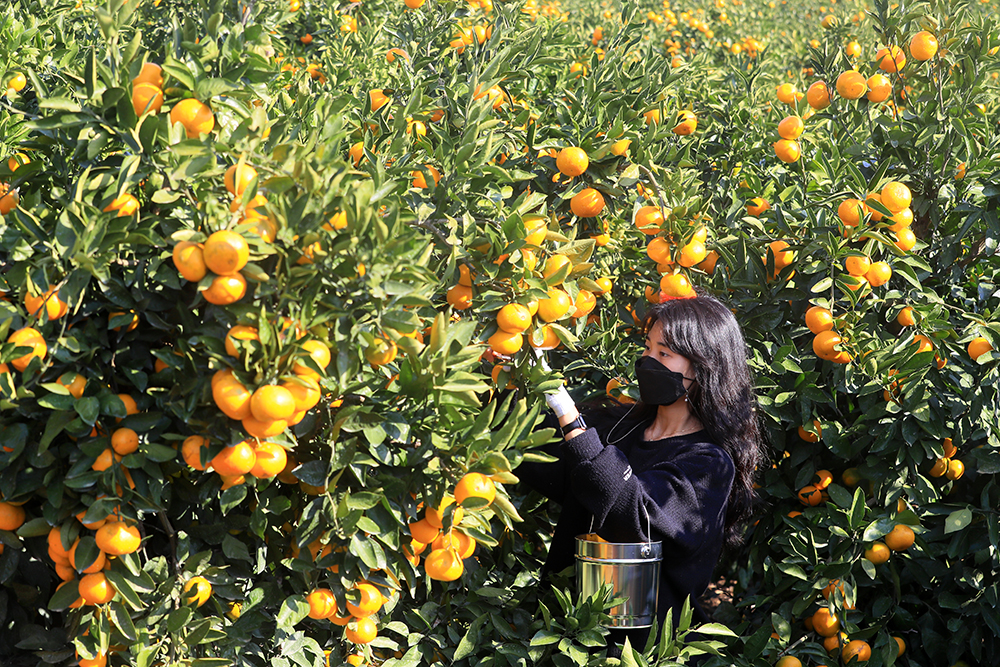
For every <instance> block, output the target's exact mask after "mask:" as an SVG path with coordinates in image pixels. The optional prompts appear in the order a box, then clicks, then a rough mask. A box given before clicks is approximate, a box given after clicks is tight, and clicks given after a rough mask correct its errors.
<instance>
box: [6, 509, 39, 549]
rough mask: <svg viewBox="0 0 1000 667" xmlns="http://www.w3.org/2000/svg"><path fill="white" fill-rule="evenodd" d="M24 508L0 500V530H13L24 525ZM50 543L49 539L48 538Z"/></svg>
mask: <svg viewBox="0 0 1000 667" xmlns="http://www.w3.org/2000/svg"><path fill="white" fill-rule="evenodd" d="M24 519H25V514H24V508H23V507H21V506H20V505H12V504H11V503H6V502H0V530H10V531H14V530H17V529H18V528H20V527H21V526H23V525H24ZM50 544H51V540H50Z"/></svg>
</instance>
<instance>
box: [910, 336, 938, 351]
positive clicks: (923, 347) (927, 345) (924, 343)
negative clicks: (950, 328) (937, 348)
mask: <svg viewBox="0 0 1000 667" xmlns="http://www.w3.org/2000/svg"><path fill="white" fill-rule="evenodd" d="M914 343H915V344H916V345H917V354H920V353H921V352H930V351H931V350H933V349H934V343H932V342H931V339H930V338H928V337H927V336H925V335H923V334H914V335H913V343H911V344H914Z"/></svg>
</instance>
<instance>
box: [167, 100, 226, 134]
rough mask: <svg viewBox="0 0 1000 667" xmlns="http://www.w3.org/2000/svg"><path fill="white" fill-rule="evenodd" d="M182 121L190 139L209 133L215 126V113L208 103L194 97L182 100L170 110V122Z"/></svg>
mask: <svg viewBox="0 0 1000 667" xmlns="http://www.w3.org/2000/svg"><path fill="white" fill-rule="evenodd" d="M174 123H180V124H181V125H182V126H184V131H185V133H187V138H188V139H197V138H198V137H199V136H200V135H201V134H208V133H209V132H211V131H212V129H213V128H214V127H215V114H213V113H212V110H211V109H210V108H209V107H208V105H207V104H204V103H202V102H199V101H198V100H196V99H194V98H188V99H186V100H181V101H180V102H178V103H177V104H175V105H174V108H173V109H171V110H170V124H171V125H173V124H174Z"/></svg>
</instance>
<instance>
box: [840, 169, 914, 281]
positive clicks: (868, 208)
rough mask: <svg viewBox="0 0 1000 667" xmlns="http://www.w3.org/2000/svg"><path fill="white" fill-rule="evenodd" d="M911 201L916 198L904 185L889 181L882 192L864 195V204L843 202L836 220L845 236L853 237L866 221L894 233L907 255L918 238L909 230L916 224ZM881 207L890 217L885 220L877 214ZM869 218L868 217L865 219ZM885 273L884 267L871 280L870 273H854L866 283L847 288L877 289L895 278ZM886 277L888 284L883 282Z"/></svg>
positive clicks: (850, 201)
mask: <svg viewBox="0 0 1000 667" xmlns="http://www.w3.org/2000/svg"><path fill="white" fill-rule="evenodd" d="M912 201H913V195H912V193H911V192H910V188H909V187H908V186H907V185H906V184H905V183H900V182H899V181H890V182H889V183H886V184H885V185H884V186H882V189H881V191H879V192H870V193H868V194H867V195H865V198H864V201H861V200H859V199H857V198H855V197H848V198H847V199H845V200H844V201H842V202H840V204H839V205H838V206H837V217H838V218H839V219H840V221H841V223H843V225H844V236H850V235H851V234H852V232H853V230H854V229H855V228H857V227H858V226H859V225H860V224H861V223H862V222H863V221H865V220H866V219H867V220H869V221H870V222H873V223H877V224H878V225H879V226H880V227H884V228H886V229H888V230H889V231H891V232H893V233H894V234H895V245H896V247H897V248H899V249H900V250H902V251H904V252H908V251H910V250H912V249H913V246H914V245H916V242H917V237H916V235H914V233H913V230H912V229H910V225H911V224H913V210H912V209H911V208H910V204H911V203H912ZM873 204H874V205H875V206H873ZM878 207H881V208H884V209H885V210H887V211H888V212H889V213H890V215H888V216H886V215H885V214H884V213H883V212H882V211H880V210H878ZM866 216H868V217H867V218H866ZM886 269H888V265H885V266H881V267H880V268H879V270H878V271H876V272H875V274H873V275H872V276H870V277H869V276H867V275H866V273H867V270H866V271H865V272H864V273H860V274H856V273H852V274H851V275H853V276H856V277H859V278H860V277H862V276H863V277H864V279H863V280H862V279H859V280H855V281H853V282H849V283H848V284H849V285H853V287H852V289H855V290H857V289H861V288H862V287H864V286H865V285H866V284H870V285H872V286H874V287H878V286H880V285H882V284H884V283H885V281H886V280H888V278H889V276H890V275H891V274H892V272H891V271H888V273H886ZM883 275H884V277H885V280H881V279H880V278H881V277H882V276H883ZM873 279H874V280H873Z"/></svg>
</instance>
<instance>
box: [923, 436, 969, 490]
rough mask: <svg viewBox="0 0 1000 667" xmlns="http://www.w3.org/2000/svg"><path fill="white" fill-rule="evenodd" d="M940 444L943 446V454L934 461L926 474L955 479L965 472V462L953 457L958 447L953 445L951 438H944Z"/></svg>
mask: <svg viewBox="0 0 1000 667" xmlns="http://www.w3.org/2000/svg"><path fill="white" fill-rule="evenodd" d="M942 444H943V446H944V456H942V457H941V458H939V459H938V460H937V461H935V462H934V465H933V466H931V469H930V471H928V473H927V474H929V475H930V476H931V477H947V478H948V479H950V480H952V481H955V480H956V479H959V478H960V477H961V476H962V475H964V474H965V464H964V463H962V462H961V461H959V460H958V459H956V458H955V454H957V453H958V447H956V446H955V443H954V442H952V439H951V438H945V439H944V442H943V443H942Z"/></svg>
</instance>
